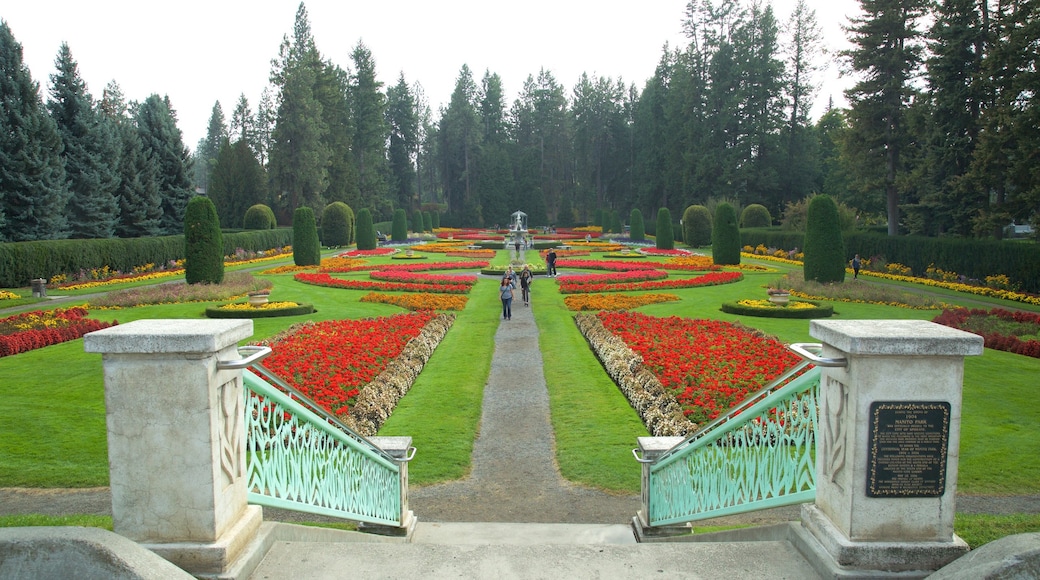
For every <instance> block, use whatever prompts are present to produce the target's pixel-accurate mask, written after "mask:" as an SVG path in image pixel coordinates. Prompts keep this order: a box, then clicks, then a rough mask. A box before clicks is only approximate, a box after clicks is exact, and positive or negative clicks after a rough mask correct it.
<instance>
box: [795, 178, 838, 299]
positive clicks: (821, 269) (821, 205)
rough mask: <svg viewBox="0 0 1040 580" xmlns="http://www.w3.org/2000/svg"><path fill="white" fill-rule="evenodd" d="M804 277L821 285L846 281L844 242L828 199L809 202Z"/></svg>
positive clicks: (831, 200)
mask: <svg viewBox="0 0 1040 580" xmlns="http://www.w3.org/2000/svg"><path fill="white" fill-rule="evenodd" d="M803 251H804V252H805V259H804V262H803V263H804V266H803V270H804V275H805V279H806V280H812V281H815V282H819V283H821V284H827V283H830V282H844V281H845V242H844V240H843V239H842V237H841V222H840V220H839V218H838V206H837V205H836V204H835V203H834V200H833V199H832V198H831V197H830V196H828V195H817V196H815V197H813V198H812V199H811V200H810V201H809V212H808V216H807V217H806V225H805V248H804V250H803Z"/></svg>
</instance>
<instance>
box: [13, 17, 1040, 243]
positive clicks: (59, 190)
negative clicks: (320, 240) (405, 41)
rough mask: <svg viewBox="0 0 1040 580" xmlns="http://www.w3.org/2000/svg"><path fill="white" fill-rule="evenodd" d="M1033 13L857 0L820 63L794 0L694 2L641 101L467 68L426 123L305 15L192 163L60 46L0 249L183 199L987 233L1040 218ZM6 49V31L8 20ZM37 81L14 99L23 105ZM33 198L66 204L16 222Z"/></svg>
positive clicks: (169, 114)
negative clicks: (698, 216) (841, 208)
mask: <svg viewBox="0 0 1040 580" xmlns="http://www.w3.org/2000/svg"><path fill="white" fill-rule="evenodd" d="M1038 5H1040V3H1038V2H1035V1H1032V0H942V1H940V2H938V3H931V2H927V1H926V0H860V7H861V13H860V14H859V16H857V17H854V18H853V19H852V20H851V22H850V24H849V25H848V26H847V27H846V32H847V35H848V38H849V40H850V42H851V48H850V49H849V50H847V51H845V52H844V53H842V54H839V55H829V54H827V53H826V51H825V47H824V46H823V45H822V40H821V38H822V36H821V33H820V27H819V24H818V22H817V20H816V16H815V12H814V11H813V10H811V9H809V8H808V6H807V3H806V2H805V0H801V1H799V2H798V3H797V5H796V7H795V9H794V11H793V12H792V14H791V15H790V17H789V18H788V19H787V20H786V21H785V22H783V23H780V22H778V20H777V18H776V16H775V14H774V13H773V10H772V7H771V6H770V5H768V4H763V3H759V2H750V3H747V2H745V1H743V0H692V1H691V2H690V3H689V4H688V6H687V10H686V15H685V18H684V22H683V26H684V31H685V35H686V39H687V40H688V44H687V45H686V46H683V47H668V46H665V47H664V48H663V50H662V55H661V58H660V61H659V62H658V65H657V68H656V70H655V73H654V75H653V76H652V77H651V78H650V79H648V80H647V81H646V82H645V83H644V84H643V86H642V87H641V88H637V87H636V86H635V85H632V84H626V83H625V82H624V81H623V80H622V79H620V78H616V79H615V78H609V77H596V76H589V75H587V74H583V75H581V77H580V78H579V79H577V81H576V82H575V83H574V85H573V87H572V88H571V89H569V90H568V89H566V88H565V87H564V85H563V84H561V83H560V82H559V81H558V80H557V79H556V78H555V77H554V75H553V74H552V72H551V71H549V70H546V69H543V70H540V71H539V72H538V73H537V74H532V75H530V76H528V78H527V79H526V80H525V81H524V82H523V84H522V85H521V87H520V90H519V91H517V97H516V98H515V100H513V102H512V103H511V104H507V102H506V98H505V88H504V83H503V80H502V79H501V78H500V77H499V75H497V74H495V73H493V72H492V71H490V70H489V71H484V73H483V74H482V75H481V76H480V77H479V80H478V77H477V76H475V75H474V73H473V71H471V70H470V69H469V67H468V66H466V65H463V66H462V67H461V69H460V71H459V74H458V76H457V78H456V83H455V88H454V91H453V93H452V95H451V98H450V100H449V101H448V102H447V103H446V104H445V105H444V106H442V107H440V108H439V110H438V111H437V112H436V115H435V114H434V112H433V111H432V110H431V108H430V106H429V104H428V103H427V101H426V98H425V95H424V94H423V90H422V87H421V86H420V85H419V84H418V83H414V84H409V83H408V82H407V81H406V79H405V76H404V74H403V73H401V74H400V75H399V77H398V80H397V82H396V83H395V84H394V85H393V86H389V87H384V86H383V84H382V83H380V82H379V81H378V80H377V75H376V64H375V59H374V57H373V55H372V53H371V51H369V50H368V48H367V47H366V46H365V45H364V44H362V43H358V44H357V46H356V47H355V49H354V50H353V51H352V53H351V55H350V61H351V63H350V65H351V66H349V67H348V68H346V69H345V68H342V67H340V66H339V65H337V64H336V63H334V62H333V61H332V60H331V59H329V58H327V57H326V56H324V55H323V54H322V53H321V52H320V51H319V50H318V47H317V43H316V41H315V39H314V37H313V35H312V34H311V29H310V23H309V17H308V14H307V11H306V7H305V6H304V5H303V4H300V7H299V9H298V11H297V14H296V20H295V23H294V26H293V31H292V33H291V34H290V35H286V37H285V39H284V41H283V43H282V46H281V48H280V50H279V53H278V55H277V56H276V57H275V58H274V59H273V60H272V66H271V74H270V87H269V88H268V89H267V90H265V92H264V94H262V95H261V97H260V99H259V102H258V105H257V108H256V110H255V112H254V111H253V110H252V108H251V107H250V104H249V102H248V100H247V99H246V98H245V96H244V95H243V96H241V97H240V99H239V101H238V102H237V103H236V105H235V107H234V110H233V112H232V114H231V118H230V122H228V120H227V119H226V118H225V116H224V113H223V110H222V108H221V106H220V103H219V102H218V103H216V104H215V105H214V108H213V113H212V115H211V118H210V122H209V126H208V130H207V134H206V137H205V138H203V139H202V140H200V142H199V143H198V146H197V147H196V149H195V151H194V154H193V155H188V154H187V153H186V149H185V148H184V147H183V145H182V144H181V143H180V133H179V131H178V130H177V129H176V116H175V114H174V113H173V111H172V108H171V107H170V104H169V103H168V102H167V101H166V100H164V99H161V98H159V97H157V96H154V95H153V97H149V99H147V100H146V101H145V102H143V103H130V104H123V103H122V100H121V98H119V96H118V90H117V89H118V87H116V86H115V85H114V83H113V84H112V85H110V86H109V87H108V88H106V92H105V95H104V96H103V98H102V99H101V101H100V102H99V103H94V104H93V105H92V104H91V100H90V97H89V95H88V94H87V93H86V91H85V89H84V88H83V86H82V81H81V80H78V74H76V73H75V62H74V61H72V59H71V55H68V58H67V61H68V63H70V66H65V67H63V66H62V65H61V63H62V61H63V58H64V57H63V55H66V53H67V52H68V51H67V47H65V46H63V47H62V53H59V59H58V62H59V67H58V69H59V74H58V75H56V76H55V78H53V79H52V88H51V101H50V102H49V103H48V104H47V106H46V109H47V114H43V113H42V111H43V106H42V104H40V105H38V106H37V108H38V109H40V110H41V114H40V115H39V119H37V120H32V121H23V122H22V125H20V126H19V127H24V132H25V133H24V135H25V136H22V137H13V138H12V137H10V133H11V132H10V131H6V132H5V134H6V135H7V136H6V137H0V138H6V139H8V141H7V142H6V143H5V144H4V146H3V147H2V151H0V154H3V155H4V157H3V159H4V169H5V173H4V174H3V176H0V180H4V181H0V186H2V187H0V195H3V196H4V198H3V203H2V205H0V207H2V209H3V214H2V216H0V219H5V220H6V221H7V223H6V224H4V225H3V230H2V231H3V232H4V233H5V237H6V239H12V240H14V239H41V238H40V237H34V236H48V235H49V236H54V235H55V234H56V233H58V234H57V235H58V236H59V237H60V236H61V235H66V236H72V237H76V236H81V237H89V236H101V237H103V236H105V235H119V236H124V235H147V234H145V233H143V232H144V231H145V230H148V229H149V228H158V231H163V230H162V228H164V227H174V228H176V223H177V220H178V218H180V219H182V218H183V207H184V205H185V204H186V201H187V198H188V197H190V195H191V186H192V185H195V186H197V187H199V188H200V189H201V190H204V191H205V192H206V194H207V195H208V196H209V197H210V198H211V199H212V200H213V202H214V204H215V205H216V207H217V209H218V215H219V216H220V220H221V225H222V226H224V227H240V225H241V220H242V216H243V215H244V213H245V211H246V209H247V208H248V207H250V206H251V205H254V204H256V203H264V204H267V205H269V206H270V207H272V208H273V209H274V211H275V213H276V215H277V216H278V220H279V222H280V223H288V221H289V220H291V216H292V214H293V212H294V210H295V209H296V208H297V207H303V206H306V207H311V208H314V209H315V210H316V213H320V209H321V208H323V207H324V206H325V205H327V204H329V203H332V202H337V201H340V202H344V203H346V204H347V205H349V206H350V207H351V208H353V210H354V211H358V210H360V209H368V210H369V211H370V212H371V214H372V216H373V217H374V218H375V219H376V221H385V220H389V219H390V218H391V216H392V215H393V213H394V210H395V209H398V208H400V209H405V210H406V211H409V212H412V211H414V210H416V209H420V208H421V209H426V210H433V211H438V212H441V214H442V217H441V219H440V223H441V224H442V225H468V226H492V225H495V224H496V223H497V224H501V223H504V222H505V220H507V219H508V216H509V214H510V213H511V212H512V211H515V210H516V209H518V208H522V209H523V210H524V211H525V212H526V213H527V214H528V215H529V219H530V223H532V224H544V225H556V226H561V227H563V226H569V225H576V224H582V223H591V222H592V221H593V220H594V216H595V215H596V214H597V210H600V212H602V211H603V210H611V211H613V212H617V213H618V214H620V215H628V214H629V213H630V211H631V210H633V209H639V210H641V211H642V212H643V213H644V214H646V215H649V216H655V215H656V213H657V211H658V210H659V209H660V208H668V209H669V210H670V213H671V214H672V215H677V216H678V215H682V213H683V210H684V209H685V208H686V207H689V206H690V205H705V206H707V207H715V205H716V204H717V203H718V202H721V201H726V202H728V203H730V204H732V205H734V206H735V207H737V208H740V207H744V206H747V205H749V204H756V203H757V204H762V205H764V206H766V207H767V208H769V210H770V212H771V214H772V215H773V216H780V215H781V214H782V212H783V211H784V210H785V208H787V207H788V206H789V205H791V204H799V203H801V204H804V200H805V199H806V198H807V197H809V196H811V195H814V194H817V193H826V194H829V195H831V196H832V197H834V198H835V199H836V200H838V201H839V202H841V203H842V204H843V205H845V206H848V207H851V208H854V209H855V211H856V214H857V215H858V219H859V221H860V224H861V225H864V224H865V225H883V224H887V229H888V232H889V233H890V234H897V233H913V234H926V235H955V236H963V237H998V238H999V237H1000V236H1001V235H1002V231H1003V230H1002V228H1003V227H1004V226H1006V225H1007V224H1009V223H1012V222H1015V223H1020V224H1022V223H1029V222H1030V221H1031V220H1036V219H1037V216H1038V214H1040V172H1037V171H1036V170H1035V167H1038V166H1040V164H1038V163H1037V161H1038V160H1037V156H1038V155H1040V146H1038V145H1040V143H1038V141H1040V129H1038V127H1040V123H1038V121H1040V118H1038V113H1037V105H1036V103H1035V101H1036V99H1035V98H1034V97H1035V93H1036V92H1037V89H1038V88H1040V87H1038V84H1040V79H1038V76H1037V72H1036V71H1037V70H1038V67H1037V66H1036V65H1037V63H1036V57H1037V52H1038V49H1037V46H1040V24H1038V23H1040V19H1038V18H1036V10H1037V6H1038ZM0 36H4V37H9V36H10V31H9V30H7V28H6V25H4V28H3V33H2V34H0ZM0 42H4V43H7V44H5V45H4V46H3V48H4V51H3V55H4V56H3V57H0V58H2V59H3V61H2V62H3V66H4V70H5V72H6V76H5V77H4V79H3V81H2V82H4V83H10V79H11V78H12V72H11V71H17V70H19V67H20V68H24V67H21V65H20V62H9V61H14V60H18V61H20V47H19V48H18V50H17V51H15V50H13V48H12V50H8V49H7V47H8V46H9V45H10V46H12V47H16V46H17V45H16V44H15V43H14V41H13V38H10V39H4V38H0ZM14 52H17V53H18V57H17V59H15V58H14V57H13V56H12V55H13V53H14ZM835 57H837V58H838V59H839V60H841V61H842V62H844V63H846V65H847V67H848V69H849V70H850V71H851V74H853V75H854V76H855V78H856V81H857V82H856V83H855V84H854V85H853V86H852V87H851V88H850V89H849V90H848V91H847V92H846V97H847V99H848V102H849V104H848V107H846V108H835V107H829V108H828V110H827V112H826V113H824V114H823V115H822V116H820V118H819V119H817V120H815V121H813V120H812V119H811V118H810V115H809V110H810V108H811V106H812V103H813V102H814V100H815V99H816V97H817V92H818V84H817V83H818V80H817V79H818V76H819V71H820V69H821V67H822V64H823V63H824V62H825V60H826V59H832V60H833V59H834V58H835ZM66 71H67V72H66ZM24 72H25V77H26V78H27V77H28V73H27V71H24ZM14 76H17V75H14ZM28 83H29V84H28V85H25V86H26V87H28V88H23V89H21V90H22V92H21V94H22V95H24V96H25V97H24V99H23V100H26V101H31V100H32V99H31V96H32V93H33V89H32V85H31V80H28ZM22 84H23V85H24V84H25V79H23V82H22ZM15 85H17V86H21V85H19V84H18V83H15ZM0 88H2V89H3V90H4V91H5V92H4V94H5V95H6V94H7V91H8V90H14V89H9V88H8V87H7V85H6V84H5V85H4V86H3V87H0ZM59 89H60V91H59ZM37 100H39V99H38V98H37ZM6 102H7V101H5V103H6ZM59 103H60V105H59ZM75 103H78V104H75ZM4 106H5V107H6V106H7V105H6V104H5V105H4ZM29 108H32V107H29ZM8 117H10V113H8V112H6V111H5V118H8ZM44 117H46V118H47V119H44ZM27 118H28V117H27ZM91 119H92V120H91ZM52 124H53V126H54V127H53V129H51V128H50V125H52ZM104 127H107V129H104ZM120 127H121V128H122V129H121V130H119V131H117V130H116V129H118V128H120ZM131 129H132V130H131ZM88 131H94V132H95V133H96V132H104V131H107V132H108V133H111V134H113V135H116V136H118V137H119V138H116V137H113V138H111V139H110V141H111V142H112V143H113V145H112V146H113V147H115V144H118V145H119V147H120V151H121V154H119V155H111V154H100V153H98V152H97V151H92V150H91V149H90V148H95V149H96V148H98V147H101V146H102V144H103V143H105V142H106V141H105V139H100V138H97V137H96V136H95V137H90V138H84V137H82V136H81V135H82V134H85V133H87V132H88ZM131 134H133V135H134V136H136V141H139V142H140V145H139V146H138V145H134V144H133V143H129V144H128V141H133V142H136V141H135V139H134V138H133V137H131V136H130V135H131ZM30 138H31V139H32V140H35V141H36V142H38V143H39V145H38V147H39V150H40V151H43V150H45V149H46V150H48V151H50V152H51V153H53V151H54V150H62V154H61V155H59V156H58V158H56V159H51V160H50V161H47V162H43V161H42V160H44V159H46V158H47V156H46V155H44V154H39V155H27V156H26V157H25V158H26V159H30V158H31V159H33V160H36V161H37V162H38V164H39V165H40V167H34V168H30V167H28V166H26V168H25V171H24V172H22V173H18V171H17V167H18V166H17V165H8V163H9V161H8V160H9V159H13V160H14V161H13V163H17V162H20V163H28V162H27V161H25V160H22V161H19V160H18V159H17V156H16V155H12V154H11V153H10V151H12V150H13V149H12V148H13V147H15V145H14V143H21V142H20V141H17V139H23V140H29V139H30ZM12 139H14V140H13V141H12ZM26 142H28V141H26ZM58 142H61V143H62V144H63V146H56V145H55V144H56V143H58ZM48 143H49V145H48ZM79 143H83V144H82V145H80V144H79ZM138 149H139V150H140V153H138V154H137V156H136V157H135V154H134V151H137V150H138ZM124 157H126V158H127V160H126V161H124V159H123V158H124ZM92 159H93V160H94V161H93V162H92V161H91V160H92ZM99 159H100V160H105V159H107V160H112V159H120V162H119V164H118V167H116V168H114V169H113V168H111V167H109V168H108V169H109V170H111V173H112V174H113V175H114V176H112V175H110V176H109V177H107V178H106V177H104V176H103V175H102V174H103V173H104V171H102V170H101V169H98V168H97V166H99V165H105V164H104V163H103V162H101V161H98V160H99ZM133 159H137V161H131V160H133ZM92 163H93V164H92ZM62 165H64V167H62ZM109 165H110V166H111V165H112V164H111V163H109ZM8 167H14V168H15V171H14V172H12V171H9V170H8V169H7V168H8ZM149 168H150V169H149ZM62 171H64V175H61V173H62ZM13 174H19V175H21V176H22V177H20V178H19V179H20V181H18V180H12V179H11V178H9V177H7V176H8V175H13ZM26 175H28V176H31V178H27V177H25V176H26ZM15 181H18V183H16V187H12V186H11V185H9V183H14V182H15ZM115 182H118V183H119V185H116V186H113V185H112V184H113V183H115ZM41 184H50V185H41ZM98 192H110V193H105V194H103V195H102V194H99V193H98ZM131 192H133V193H131ZM157 199H158V203H156V200H157ZM25 200H30V201H31V202H32V203H34V204H36V205H39V206H40V207H47V208H58V207H61V208H62V210H61V211H60V212H58V211H57V210H55V213H53V214H48V213H47V212H46V211H42V210H41V211H33V212H26V211H23V209H22V208H23V206H25V205H26V204H27V203H28V202H27V201H25ZM113 200H114V202H113ZM112 203H115V204H116V205H117V206H118V207H119V208H120V211H119V212H117V213H118V215H120V220H117V221H116V223H114V224H112V225H109V226H103V227H97V223H101V224H104V223H105V221H104V220H99V219H96V217H97V216H98V215H100V214H101V213H105V211H104V210H100V209H97V208H109V207H112V205H111V204H112ZM106 204H107V205H106ZM141 208H147V209H146V210H142V209H141ZM131 210H137V212H138V213H137V214H133V215H131V214H130V213H128V212H130V211H131ZM178 211H179V212H181V213H180V215H178ZM124 213H125V214H126V217H125V218H124V217H123V216H124ZM26 215H31V216H32V219H30V220H28V221H24V220H23V217H24V216H26ZM44 215H48V216H51V217H48V219H47V220H43V219H42V217H40V216H44ZM651 219H654V218H653V217H651ZM95 222H97V223H95ZM89 224H94V226H93V229H92V226H90V225H89ZM134 224H150V225H148V227H140V226H136V227H137V230H135V231H131V229H132V228H131V226H132V225H134ZM138 232H140V233H138Z"/></svg>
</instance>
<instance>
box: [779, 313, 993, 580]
mask: <svg viewBox="0 0 1040 580" xmlns="http://www.w3.org/2000/svg"><path fill="white" fill-rule="evenodd" d="M809 333H810V335H812V336H813V337H814V338H816V339H818V340H820V341H821V342H822V343H823V356H824V357H828V358H835V359H840V358H844V359H845V360H846V364H845V366H843V367H824V368H823V369H822V374H821V382H820V411H819V412H820V416H819V427H818V434H817V438H816V441H817V454H816V502H815V504H814V505H805V506H803V508H802V526H801V528H799V531H798V534H799V538H800V539H801V542H802V544H801V545H800V548H802V549H803V551H807V552H809V553H810V554H812V555H813V556H814V557H812V558H810V559H813V560H815V561H816V562H818V563H822V564H823V565H824V566H825V568H826V570H825V571H826V573H827V574H832V573H837V572H842V573H844V572H847V571H850V570H854V571H859V572H861V573H863V572H864V571H867V572H871V573H874V572H880V571H884V572H887V573H895V574H899V573H902V574H910V575H913V574H916V573H919V572H920V571H928V570H937V569H939V568H941V567H942V566H943V565H945V564H946V563H948V562H950V561H952V560H954V559H956V558H957V557H958V556H960V555H962V554H963V553H964V552H966V551H967V549H968V546H967V545H966V544H965V543H964V541H963V540H961V539H960V538H958V537H957V536H956V535H954V533H953V516H954V512H955V492H956V490H957V468H958V458H959V445H960V425H961V387H962V384H963V380H964V357H965V356H969V355H979V354H982V351H983V348H982V338H981V337H980V336H977V335H974V334H970V333H967V332H962V331H960V330H955V329H952V328H948V327H945V326H941V325H938V324H934V323H931V322H927V321H922V320H813V321H812V322H811V323H810V327H809ZM818 568H819V566H818Z"/></svg>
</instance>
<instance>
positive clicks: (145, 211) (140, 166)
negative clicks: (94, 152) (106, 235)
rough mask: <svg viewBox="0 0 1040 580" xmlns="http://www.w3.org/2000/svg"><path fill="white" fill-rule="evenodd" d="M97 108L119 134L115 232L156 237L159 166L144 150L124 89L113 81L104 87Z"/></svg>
mask: <svg viewBox="0 0 1040 580" xmlns="http://www.w3.org/2000/svg"><path fill="white" fill-rule="evenodd" d="M99 109H100V111H101V113H102V114H103V115H104V116H105V117H107V118H108V120H109V122H111V123H112V124H113V125H114V126H115V127H116V130H117V132H118V136H119V144H120V153H119V167H118V172H119V185H118V187H117V188H116V198H117V200H118V203H119V220H118V223H117V225H116V231H115V233H116V235H117V236H119V237H121V238H138V237H150V236H158V235H160V233H161V229H160V220H161V219H162V198H161V197H160V196H159V184H158V181H157V178H156V174H157V170H158V169H157V167H156V165H155V163H153V162H152V159H151V158H150V157H148V155H147V153H146V152H145V150H144V145H143V144H142V143H141V135H140V133H138V131H137V126H136V124H135V123H134V120H133V119H131V118H130V117H129V116H128V112H127V106H126V102H125V101H124V100H123V92H122V90H121V89H120V88H119V85H118V84H116V82H115V81H112V82H111V83H109V84H108V86H106V87H105V90H104V93H103V96H102V99H101V104H100V106H99Z"/></svg>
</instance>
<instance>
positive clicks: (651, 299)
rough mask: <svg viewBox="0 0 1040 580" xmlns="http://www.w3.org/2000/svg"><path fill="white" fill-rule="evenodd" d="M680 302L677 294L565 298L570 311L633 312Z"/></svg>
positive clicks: (574, 295) (590, 295) (597, 295)
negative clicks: (647, 307) (644, 307)
mask: <svg viewBox="0 0 1040 580" xmlns="http://www.w3.org/2000/svg"><path fill="white" fill-rule="evenodd" d="M675 300H679V297H678V296H676V295H675V294H635V295H633V294H572V295H570V296H564V297H563V303H564V305H566V306H567V308H568V309H570V310H592V311H599V310H631V309H632V308H639V307H640V306H646V305H647V304H658V303H661V302H672V301H675Z"/></svg>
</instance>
